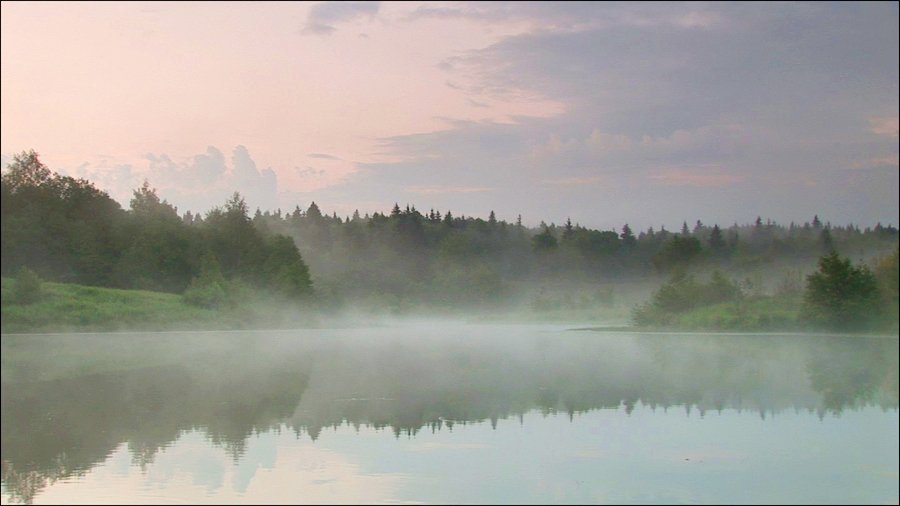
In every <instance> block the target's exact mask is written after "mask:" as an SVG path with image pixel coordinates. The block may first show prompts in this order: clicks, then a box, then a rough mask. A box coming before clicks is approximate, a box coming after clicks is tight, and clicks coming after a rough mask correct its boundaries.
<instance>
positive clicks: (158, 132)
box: [0, 2, 562, 191]
mask: <svg viewBox="0 0 900 506" xmlns="http://www.w3.org/2000/svg"><path fill="white" fill-rule="evenodd" d="M313 5H314V4H310V3H295V2H277V3H265V2H252V3H244V2H225V3H213V2H198V3H191V2H184V3H182V2H176V3H153V2H148V3H142V2H138V3H130V2H129V3H115V2H110V3H107V2H83V3H80V2H79V3H75V2H61V3H57V2H40V3H27V2H14V3H8V2H4V3H3V4H2V14H3V15H2V88H0V89H2V125H3V128H2V152H3V154H4V155H7V156H8V155H10V154H12V153H15V152H19V151H21V150H24V149H35V150H37V151H38V152H39V153H41V155H42V159H43V161H44V162H45V163H47V164H48V165H50V166H51V167H52V168H54V169H57V170H59V169H65V170H69V171H73V170H75V169H76V168H77V167H79V166H80V165H82V164H84V163H85V162H87V163H89V164H91V165H92V166H95V167H97V166H107V167H112V166H114V165H119V164H130V165H132V166H133V167H134V168H135V169H137V170H138V171H140V170H142V169H144V168H145V167H146V166H147V165H148V164H147V162H146V160H144V158H143V155H144V154H145V153H148V152H150V153H165V154H167V155H169V156H170V157H171V158H172V159H173V160H182V159H184V160H186V159H189V158H190V157H193V156H194V155H196V154H198V153H202V152H204V151H205V150H206V147H207V146H208V145H213V146H217V147H219V148H220V149H222V150H223V151H225V152H226V153H228V152H229V151H230V149H231V148H233V147H234V146H237V145H244V146H246V147H247V148H248V149H249V151H250V152H251V153H252V156H253V158H254V159H255V161H256V163H257V165H258V166H259V167H260V168H264V167H271V168H272V170H273V171H274V172H275V173H276V174H277V175H278V180H279V185H280V188H281V189H282V190H287V191H290V190H294V191H310V190H315V189H317V188H320V187H323V186H328V185H330V184H332V183H334V182H336V181H338V180H340V179H341V178H343V177H345V176H346V175H347V174H348V173H350V172H353V171H354V170H355V164H356V163H358V162H377V161H385V160H390V159H391V157H390V156H388V155H386V154H384V153H379V148H378V139H379V138H383V137H390V136H396V135H403V134H412V133H421V132H431V131H435V130H442V129H446V128H448V121H451V120H476V121H480V120H491V121H497V122H510V121H511V119H510V117H511V116H514V115H537V116H540V115H550V114H554V113H557V112H559V111H561V110H562V105H561V104H559V103H556V102H553V101H550V100H547V99H542V98H541V97H539V96H536V95H534V94H532V96H530V97H525V98H522V97H520V98H518V99H516V100H509V99H507V100H498V99H494V98H491V97H483V98H482V100H483V104H482V103H478V104H473V103H472V101H471V100H470V95H469V94H468V93H465V92H463V91H461V90H459V89H456V88H454V87H451V86H448V85H447V84H446V83H447V81H448V80H450V79H451V78H452V77H453V76H450V75H448V72H447V71H445V70H441V69H440V68H438V65H437V63H438V62H439V61H441V60H442V59H444V58H448V57H453V56H455V55H457V54H459V53H461V52H463V51H466V50H469V49H473V48H478V47H483V46H485V45H488V44H490V43H492V42H495V41H497V40H499V39H500V38H501V37H503V36H506V35H509V34H512V33H516V32H520V31H522V30H524V29H525V28H526V24H525V23H522V22H515V21H513V22H508V23H483V22H477V21H472V20H467V19H457V20H451V21H449V22H448V21H444V20H423V21H421V22H416V23H410V22H406V21H405V17H406V16H408V15H409V14H410V13H412V12H413V11H415V9H417V8H418V7H419V6H420V5H419V4H416V3H407V2H402V3H387V4H383V5H381V7H380V9H379V13H378V16H377V17H375V16H367V15H363V16H360V17H358V18H355V19H349V20H346V21H343V22H341V23H340V29H339V30H335V32H334V33H332V34H329V35H316V34H304V33H303V27H304V26H305V24H306V22H307V18H308V16H309V13H310V10H311V8H312V6H313ZM457 80H458V79H457ZM485 105H487V107H486V106H485ZM310 153H322V154H328V155H331V156H333V157H335V158H337V159H339V160H336V159H325V158H321V157H318V158H316V160H314V161H315V163H316V166H317V168H318V169H319V173H317V175H316V176H315V177H311V176H309V175H308V176H307V177H298V175H297V171H295V170H293V169H294V167H302V166H304V165H305V164H307V163H309V162H310V160H309V159H308V158H307V155H308V154H310ZM150 176H151V178H152V174H150ZM154 184H156V185H159V186H167V185H169V184H174V182H168V181H156V182H154Z"/></svg>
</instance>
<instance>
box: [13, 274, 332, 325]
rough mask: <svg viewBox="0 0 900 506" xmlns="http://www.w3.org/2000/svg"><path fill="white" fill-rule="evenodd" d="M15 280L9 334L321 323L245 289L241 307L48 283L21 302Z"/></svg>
mask: <svg viewBox="0 0 900 506" xmlns="http://www.w3.org/2000/svg"><path fill="white" fill-rule="evenodd" d="M14 286H15V281H14V280H13V279H11V278H3V279H2V320H0V331H2V332H3V333H5V334H6V333H40V332H97V331H101V332H108V331H116V330H147V331H160V330H225V329H249V328H292V327H308V326H311V325H316V324H317V321H316V317H315V315H314V314H313V313H312V312H311V309H312V308H310V307H308V306H304V305H302V304H300V303H293V304H292V303H291V302H290V301H287V300H283V299H277V298H272V297H264V296H263V295H262V294H260V293H251V292H247V293H244V294H242V297H243V300H242V301H241V303H240V304H239V305H237V306H236V307H225V308H218V309H208V308H203V307H198V306H193V305H190V304H186V303H185V302H184V300H183V299H182V297H181V295H178V294H172V293H161V292H150V291H146V290H119V289H114V288H100V287H94V286H83V285H74V284H64V283H51V282H44V283H42V284H41V297H40V299H39V300H38V301H37V302H34V303H32V304H20V303H18V302H17V300H16V297H15V295H14Z"/></svg>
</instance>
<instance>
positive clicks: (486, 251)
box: [2, 151, 898, 312]
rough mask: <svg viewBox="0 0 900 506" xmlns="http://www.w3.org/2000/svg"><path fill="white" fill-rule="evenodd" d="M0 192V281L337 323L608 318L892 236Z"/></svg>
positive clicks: (66, 182) (852, 251)
mask: <svg viewBox="0 0 900 506" xmlns="http://www.w3.org/2000/svg"><path fill="white" fill-rule="evenodd" d="M2 192H3V194H2V200H3V212H2V219H3V224H2V225H3V240H2V243H3V246H2V247H3V249H2V271H3V275H4V276H11V275H14V274H15V273H16V272H17V270H18V269H19V268H20V267H22V266H28V267H29V268H31V269H33V270H35V271H37V272H38V274H39V275H40V276H41V277H42V278H44V279H49V280H54V281H64V282H74V283H82V284H87V285H97V286H111V287H122V288H142V289H150V290H160V291H168V292H174V293H182V292H185V291H187V292H188V293H187V295H189V296H190V299H191V300H193V301H195V302H197V303H198V304H211V303H214V302H215V301H216V300H221V299H222V298H223V297H224V298H227V296H228V292H229V291H231V292H234V290H233V289H232V290H229V287H228V286H227V285H228V284H234V283H240V284H242V285H245V286H250V287H255V288H258V289H262V290H267V291H270V292H273V293H276V294H280V295H282V296H284V297H285V298H286V299H292V298H297V297H304V296H306V295H308V294H310V293H312V290H313V289H312V287H313V284H314V285H315V295H316V297H315V300H316V301H317V302H318V303H319V304H321V305H324V306H326V307H335V308H339V307H355V306H363V307H369V308H373V309H378V308H381V309H390V310H393V311H395V312H404V311H406V310H412V309H416V308H429V309H435V308H436V309H440V308H469V309H471V308H495V307H498V306H501V305H511V304H518V305H521V303H522V302H525V303H530V304H531V306H532V308H533V309H541V308H542V307H544V306H547V305H550V302H552V301H550V299H551V295H550V294H551V292H553V290H556V292H554V293H560V292H563V293H564V294H565V297H568V298H566V299H563V300H565V301H566V302H565V303H567V304H573V305H577V304H582V305H586V306H591V305H593V306H591V307H597V306H598V305H603V304H611V301H612V299H613V295H614V294H613V293H612V290H611V288H604V287H611V286H614V285H617V284H618V285H621V284H625V283H635V282H645V283H646V284H648V285H650V284H652V285H654V286H658V284H659V282H660V281H661V280H664V279H668V278H669V277H670V276H671V274H672V273H673V272H677V271H683V270H709V271H712V270H714V269H720V270H722V271H724V272H728V273H729V274H730V275H739V274H741V275H742V274H743V273H751V272H761V271H763V272H768V273H769V274H770V275H771V276H781V274H782V272H781V271H782V270H783V269H785V268H787V266H791V265H795V266H796V265H801V266H807V267H810V268H814V266H815V262H816V261H817V259H818V258H819V257H820V256H822V255H824V254H826V253H828V252H830V251H835V250H836V251H839V252H841V253H842V254H845V255H853V257H854V258H855V259H859V258H870V259H871V258H874V257H876V256H877V255H882V254H884V253H887V252H890V251H892V250H893V249H895V248H896V246H897V241H898V231H897V229H896V228H894V227H893V226H882V225H881V224H877V225H875V226H874V227H871V228H870V227H867V228H864V229H861V228H859V227H858V226H855V225H847V226H832V225H831V224H830V223H827V222H826V223H823V222H822V221H821V220H819V218H818V217H813V219H812V220H811V221H810V222H809V223H803V224H795V223H791V224H789V225H787V226H785V225H782V224H778V223H775V222H773V221H771V220H765V221H764V220H763V219H762V218H757V219H756V220H755V221H754V222H752V223H750V224H746V225H738V224H733V225H731V226H728V227H720V226H719V225H717V224H713V225H708V224H704V223H701V222H700V221H697V222H696V223H695V224H694V225H693V227H689V226H688V224H687V223H684V224H683V226H682V228H681V230H680V231H678V232H671V231H668V230H666V229H665V228H661V229H659V230H655V229H654V228H652V227H651V228H649V229H647V230H645V231H637V232H635V231H633V230H632V229H631V227H629V225H627V224H625V225H623V226H622V227H621V229H619V230H595V229H590V228H587V227H583V226H581V225H579V224H573V223H571V221H568V220H567V222H566V223H565V224H563V225H557V224H554V223H551V224H549V225H548V224H546V223H544V222H541V224H540V225H539V226H537V227H528V226H525V225H523V223H522V220H521V217H519V219H517V220H516V221H515V222H507V221H504V220H498V219H497V218H496V217H495V214H494V213H493V212H491V213H490V215H489V216H488V218H487V219H483V218H478V217H472V216H463V215H460V216H456V215H454V214H453V213H452V212H450V211H445V212H441V211H438V210H429V211H427V212H422V211H419V210H417V209H416V208H415V207H414V206H413V207H410V206H408V205H407V206H406V207H405V208H401V207H400V206H399V205H394V207H393V209H392V210H391V211H390V212H389V213H380V212H375V213H374V214H371V215H369V214H365V215H360V213H359V212H354V213H353V215H352V216H346V217H339V216H338V215H337V214H336V213H332V214H330V215H329V214H327V213H323V212H322V210H321V209H320V208H319V206H318V205H317V204H316V203H312V204H310V205H309V206H308V207H306V209H305V210H304V209H301V208H300V206H299V205H298V206H296V207H295V208H294V210H293V211H291V212H288V213H282V211H281V210H277V211H275V212H270V211H265V212H262V211H260V210H258V209H257V210H256V212H255V213H254V214H253V215H252V217H251V216H250V212H249V210H248V208H247V206H246V204H245V202H244V201H243V199H242V198H241V197H240V195H239V194H237V193H235V194H234V195H233V197H232V198H231V199H229V200H228V201H227V202H226V203H225V204H224V206H223V207H220V208H216V209H213V210H211V211H209V212H207V213H205V214H194V213H192V212H190V211H188V212H185V213H184V214H183V215H179V213H178V211H177V210H176V209H175V208H174V207H173V206H171V205H169V204H168V203H167V202H165V201H161V200H160V198H159V197H158V196H157V194H156V192H155V191H154V190H153V189H151V188H150V187H149V186H148V185H146V184H145V185H144V186H143V187H142V188H139V189H137V190H135V192H134V196H133V198H132V199H131V202H130V208H129V209H128V210H123V209H122V208H121V207H120V206H119V205H118V204H117V203H116V202H115V201H114V200H112V199H111V198H109V196H108V195H107V194H106V193H104V192H102V191H100V190H98V189H97V188H95V187H94V186H93V185H92V184H91V183H90V182H88V181H86V180H83V179H73V178H70V177H65V176H60V175H58V174H54V173H52V172H51V171H50V170H49V169H48V168H47V167H45V166H44V165H43V164H42V163H41V162H40V161H39V159H38V156H37V155H36V154H35V153H34V152H33V151H32V152H28V153H22V154H20V155H17V156H16V157H15V158H14V160H13V162H12V163H11V164H10V166H9V168H8V172H7V173H5V174H4V175H3V177H2ZM307 265H308V266H309V267H308V268H307ZM573 287H588V288H586V289H581V288H579V289H580V290H582V291H581V294H580V297H581V299H577V300H576V299H574V298H571V297H569V294H568V293H566V292H574V291H575V289H574V288H573ZM523 294H524V298H523ZM210 301H213V302H210ZM548 301H550V302H548ZM557 303H558V301H557ZM542 304H543V305H544V306H542Z"/></svg>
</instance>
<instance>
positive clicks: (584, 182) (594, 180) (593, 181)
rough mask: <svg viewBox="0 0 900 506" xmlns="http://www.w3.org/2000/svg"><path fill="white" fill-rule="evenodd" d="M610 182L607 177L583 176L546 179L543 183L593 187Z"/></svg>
mask: <svg viewBox="0 0 900 506" xmlns="http://www.w3.org/2000/svg"><path fill="white" fill-rule="evenodd" d="M607 181H609V178H608V177H607V176H603V175H598V176H581V177H563V178H558V179H545V180H543V181H541V182H542V183H545V184H551V185H557V186H593V185H597V184H600V183H605V182H607Z"/></svg>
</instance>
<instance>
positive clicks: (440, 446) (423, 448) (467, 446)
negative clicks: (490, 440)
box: [409, 443, 490, 452]
mask: <svg viewBox="0 0 900 506" xmlns="http://www.w3.org/2000/svg"><path fill="white" fill-rule="evenodd" d="M486 448H490V446H489V445H485V444H480V443H422V444H419V445H415V446H412V447H410V448H409V451H411V452H427V451H434V450H483V449H486Z"/></svg>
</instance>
